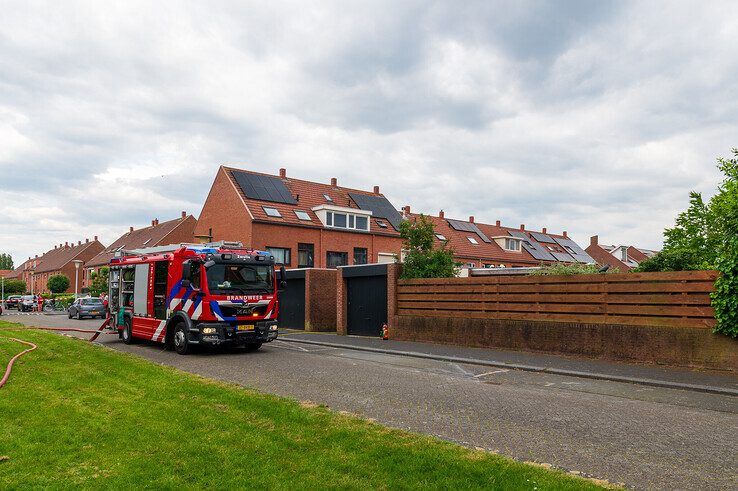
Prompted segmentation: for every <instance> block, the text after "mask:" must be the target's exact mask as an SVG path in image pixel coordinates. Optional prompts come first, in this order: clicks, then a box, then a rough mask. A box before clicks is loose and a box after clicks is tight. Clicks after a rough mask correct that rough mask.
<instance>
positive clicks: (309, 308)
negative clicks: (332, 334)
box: [305, 269, 338, 331]
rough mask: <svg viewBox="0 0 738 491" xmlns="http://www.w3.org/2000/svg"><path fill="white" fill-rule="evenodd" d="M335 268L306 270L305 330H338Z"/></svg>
mask: <svg viewBox="0 0 738 491" xmlns="http://www.w3.org/2000/svg"><path fill="white" fill-rule="evenodd" d="M336 276H338V275H337V270H335V269H308V270H306V271H305V330H306V331H335V330H336Z"/></svg>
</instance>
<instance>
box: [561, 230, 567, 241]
mask: <svg viewBox="0 0 738 491" xmlns="http://www.w3.org/2000/svg"><path fill="white" fill-rule="evenodd" d="M561 235H563V236H564V238H565V239H568V238H569V236H568V235H567V233H566V230H564V233H563V234H561Z"/></svg>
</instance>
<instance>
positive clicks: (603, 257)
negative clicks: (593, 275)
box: [587, 235, 658, 271]
mask: <svg viewBox="0 0 738 491" xmlns="http://www.w3.org/2000/svg"><path fill="white" fill-rule="evenodd" d="M623 249H625V251H626V258H627V259H626V260H625V261H624V260H623V257H622V252H621V251H622V250H623ZM587 252H588V253H589V254H590V255H591V256H592V257H594V258H595V259H596V260H597V262H598V263H599V264H603V265H604V264H607V265H609V266H610V267H611V268H618V269H620V270H621V271H629V270H631V269H633V268H635V267H636V266H638V265H639V264H640V263H641V262H643V261H645V260H646V259H648V258H650V257H653V256H654V255H656V254H657V253H658V251H653V250H650V249H642V248H638V247H635V246H632V245H625V244H623V245H607V244H600V243H599V237H598V236H596V235H593V236H592V237H591V238H590V244H589V246H588V247H587Z"/></svg>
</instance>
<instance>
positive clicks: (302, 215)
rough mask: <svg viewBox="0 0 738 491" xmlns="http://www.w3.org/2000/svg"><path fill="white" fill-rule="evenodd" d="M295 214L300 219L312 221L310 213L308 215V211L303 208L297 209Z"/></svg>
mask: <svg viewBox="0 0 738 491" xmlns="http://www.w3.org/2000/svg"><path fill="white" fill-rule="evenodd" d="M295 215H296V216H297V218H299V219H300V220H305V221H308V222H310V221H312V219H311V218H310V215H308V214H307V212H304V211H302V210H295Z"/></svg>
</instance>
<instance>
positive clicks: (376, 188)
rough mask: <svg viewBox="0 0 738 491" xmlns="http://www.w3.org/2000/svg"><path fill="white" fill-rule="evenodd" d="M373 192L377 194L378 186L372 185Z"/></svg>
mask: <svg viewBox="0 0 738 491" xmlns="http://www.w3.org/2000/svg"><path fill="white" fill-rule="evenodd" d="M374 194H379V186H374Z"/></svg>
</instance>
